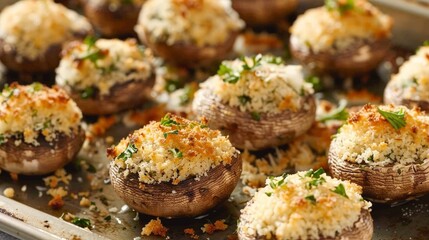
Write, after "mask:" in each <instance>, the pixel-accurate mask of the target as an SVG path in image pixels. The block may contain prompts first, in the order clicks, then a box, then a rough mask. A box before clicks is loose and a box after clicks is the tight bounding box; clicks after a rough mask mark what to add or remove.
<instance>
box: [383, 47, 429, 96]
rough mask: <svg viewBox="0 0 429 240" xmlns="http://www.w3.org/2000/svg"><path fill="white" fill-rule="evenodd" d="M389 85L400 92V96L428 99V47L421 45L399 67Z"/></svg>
mask: <svg viewBox="0 0 429 240" xmlns="http://www.w3.org/2000/svg"><path fill="white" fill-rule="evenodd" d="M389 85H390V86H389V87H392V89H393V90H394V91H397V92H399V93H401V96H402V98H404V99H410V100H415V101H428V100H429V47H428V46H424V47H421V48H420V49H419V50H418V51H417V53H416V54H415V55H414V56H411V57H410V59H409V60H408V61H406V62H405V63H404V64H403V65H402V66H401V67H400V69H399V72H398V74H396V75H395V76H394V77H393V78H392V80H391V82H390V83H389Z"/></svg>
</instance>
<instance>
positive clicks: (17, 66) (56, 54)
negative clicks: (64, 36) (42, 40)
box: [0, 31, 91, 73]
mask: <svg viewBox="0 0 429 240" xmlns="http://www.w3.org/2000/svg"><path fill="white" fill-rule="evenodd" d="M90 33H91V32H86V31H85V32H79V33H75V34H74V39H82V38H84V37H85V36H86V35H88V34H90ZM72 40H73V39H70V41H72ZM62 44H63V43H58V44H53V45H51V46H50V47H49V48H48V49H47V50H46V51H45V53H44V54H42V56H40V57H38V58H36V59H34V60H32V59H28V58H26V57H22V56H20V55H19V54H18V52H17V51H16V49H15V47H14V46H12V45H10V44H8V43H6V42H5V41H4V40H3V39H1V38H0V61H1V62H2V63H3V64H4V65H5V66H6V68H8V69H9V70H12V71H16V72H26V73H44V72H49V71H53V70H55V68H56V67H58V65H59V63H60V60H61V49H62Z"/></svg>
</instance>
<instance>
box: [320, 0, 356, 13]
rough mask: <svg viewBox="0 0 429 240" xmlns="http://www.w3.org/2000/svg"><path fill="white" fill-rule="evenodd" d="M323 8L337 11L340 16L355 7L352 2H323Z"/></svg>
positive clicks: (331, 0) (342, 0)
mask: <svg viewBox="0 0 429 240" xmlns="http://www.w3.org/2000/svg"><path fill="white" fill-rule="evenodd" d="M325 7H326V8H327V9H328V10H329V11H338V12H339V13H340V14H341V15H342V14H344V13H346V12H348V11H351V10H353V9H354V8H355V7H356V5H355V1H354V0H325Z"/></svg>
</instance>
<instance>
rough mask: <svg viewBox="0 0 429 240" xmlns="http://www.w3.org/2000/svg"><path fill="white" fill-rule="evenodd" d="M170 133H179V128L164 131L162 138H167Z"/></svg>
mask: <svg viewBox="0 0 429 240" xmlns="http://www.w3.org/2000/svg"><path fill="white" fill-rule="evenodd" d="M170 134H175V135H177V134H179V130H177V129H176V130H173V131H169V132H165V133H164V138H167V137H168V135H170Z"/></svg>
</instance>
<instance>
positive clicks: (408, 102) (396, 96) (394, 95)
mask: <svg viewBox="0 0 429 240" xmlns="http://www.w3.org/2000/svg"><path fill="white" fill-rule="evenodd" d="M428 100H429V99H428ZM428 100H426V101H425V100H420V101H418V100H412V99H407V98H404V97H403V92H402V89H398V88H396V87H394V86H393V84H392V81H390V82H389V83H388V84H387V86H386V88H385V89H384V103H385V104H393V105H404V106H407V107H408V108H410V109H412V108H414V107H419V108H420V109H421V110H423V111H425V112H427V113H428V112H429V101H428Z"/></svg>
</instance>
